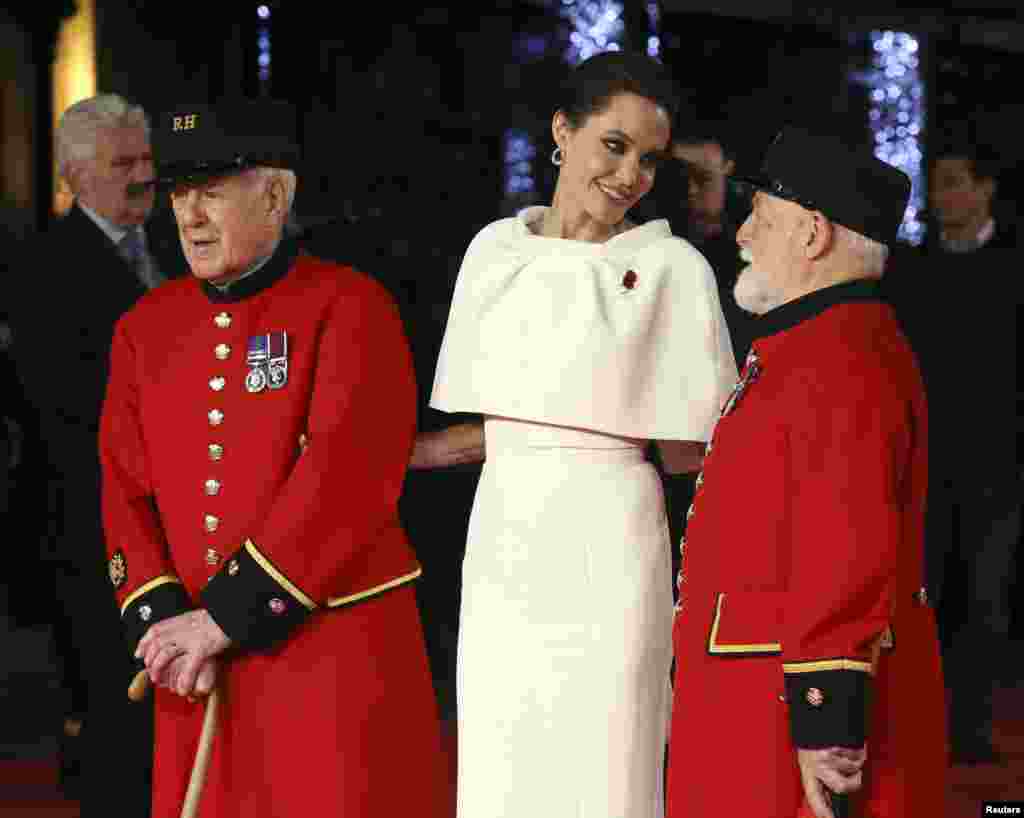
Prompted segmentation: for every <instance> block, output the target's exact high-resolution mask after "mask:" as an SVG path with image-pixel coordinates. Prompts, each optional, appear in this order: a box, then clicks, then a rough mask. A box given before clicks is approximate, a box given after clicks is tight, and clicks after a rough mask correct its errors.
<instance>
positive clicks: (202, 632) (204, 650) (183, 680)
mask: <svg viewBox="0 0 1024 818" xmlns="http://www.w3.org/2000/svg"><path fill="white" fill-rule="evenodd" d="M230 646H231V640H230V639H229V638H228V637H227V635H226V634H225V633H224V631H222V630H221V629H220V626H219V625H218V624H217V623H216V622H215V621H214V620H213V617H211V616H210V614H209V612H208V611H206V610H205V609H203V608H201V609H199V610H195V611H189V612H188V613H184V614H180V615H179V616H173V617H171V618H170V619H165V620H163V621H162V622H157V623H156V624H155V625H153V626H151V627H150V628H149V630H147V631H146V634H145V636H143V637H142V639H140V640H139V645H138V647H137V648H136V649H135V658H137V659H142V660H143V662H145V665H146V670H147V672H148V673H149V678H150V680H152V682H153V684H154V685H158V686H160V687H166V688H168V689H171V690H174V691H175V692H178V693H179V694H180V695H182V696H191V695H193V691H196V690H200V691H201V690H202V686H204V685H207V684H209V688H208V689H207V691H206V692H208V691H209V689H212V687H213V682H212V680H215V679H216V668H215V667H214V669H213V670H208V669H206V667H205V666H204V664H205V663H206V662H207V660H210V659H212V658H213V657H215V656H217V655H219V654H220V653H223V652H224V651H225V650H227V648H229V647H230ZM211 673H212V674H213V675H212V677H211ZM172 677H173V678H172ZM182 691H184V692H182Z"/></svg>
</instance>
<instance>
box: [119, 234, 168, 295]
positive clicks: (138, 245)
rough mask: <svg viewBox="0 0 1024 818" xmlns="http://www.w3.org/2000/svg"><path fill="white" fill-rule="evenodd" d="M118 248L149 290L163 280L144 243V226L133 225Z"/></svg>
mask: <svg viewBox="0 0 1024 818" xmlns="http://www.w3.org/2000/svg"><path fill="white" fill-rule="evenodd" d="M117 250H118V252H119V253H120V254H121V258H123V259H124V260H125V261H126V262H128V264H130V265H131V266H132V268H133V269H134V270H135V274H136V275H137V276H138V277H139V281H141V282H142V284H143V285H144V286H145V287H146V289H147V290H152V289H153V288H154V287H156V286H157V285H158V284H160V283H161V282H162V281H163V276H162V275H160V271H159V270H157V269H156V265H155V264H154V263H153V260H152V259H151V258H150V257H149V254H148V253H146V246H145V244H144V243H143V238H142V228H140V227H133V228H132V229H130V230H129V231H128V232H127V233H125V234H124V238H122V239H121V241H120V242H118V245H117Z"/></svg>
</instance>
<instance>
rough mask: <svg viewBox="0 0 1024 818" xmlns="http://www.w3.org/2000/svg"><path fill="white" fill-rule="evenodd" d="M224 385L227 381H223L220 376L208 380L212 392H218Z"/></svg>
mask: <svg viewBox="0 0 1024 818" xmlns="http://www.w3.org/2000/svg"><path fill="white" fill-rule="evenodd" d="M226 384H227V381H226V380H224V378H222V377H221V376H220V375H218V376H217V377H215V378H210V389H212V390H213V391H214V392H220V390H221V389H223V388H224V386H225V385H226Z"/></svg>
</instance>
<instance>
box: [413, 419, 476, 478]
mask: <svg viewBox="0 0 1024 818" xmlns="http://www.w3.org/2000/svg"><path fill="white" fill-rule="evenodd" d="M484 455H485V449H484V424H483V421H475V422H472V423H457V424H455V425H454V426H449V427H448V428H447V429H440V430H438V431H436V432H422V433H420V434H418V435H416V443H415V445H414V446H413V449H412V457H411V458H410V460H409V468H410V469H438V468H443V467H445V466H455V465H458V464H460V463H480V462H481V461H482V460H483V459H484Z"/></svg>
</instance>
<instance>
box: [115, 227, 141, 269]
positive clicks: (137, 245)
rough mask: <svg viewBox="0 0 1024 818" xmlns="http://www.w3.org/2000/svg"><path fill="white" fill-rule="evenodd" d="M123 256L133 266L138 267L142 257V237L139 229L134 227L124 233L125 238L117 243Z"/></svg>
mask: <svg viewBox="0 0 1024 818" xmlns="http://www.w3.org/2000/svg"><path fill="white" fill-rule="evenodd" d="M117 249H118V251H119V252H120V254H121V258H123V259H124V260H125V261H127V262H128V263H129V264H130V265H132V267H138V265H139V259H140V258H142V253H143V250H142V237H141V236H140V235H139V231H138V230H137V229H135V228H132V229H131V230H129V231H128V232H127V233H125V234H124V238H123V239H121V241H120V242H119V243H118V245H117Z"/></svg>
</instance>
